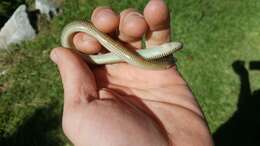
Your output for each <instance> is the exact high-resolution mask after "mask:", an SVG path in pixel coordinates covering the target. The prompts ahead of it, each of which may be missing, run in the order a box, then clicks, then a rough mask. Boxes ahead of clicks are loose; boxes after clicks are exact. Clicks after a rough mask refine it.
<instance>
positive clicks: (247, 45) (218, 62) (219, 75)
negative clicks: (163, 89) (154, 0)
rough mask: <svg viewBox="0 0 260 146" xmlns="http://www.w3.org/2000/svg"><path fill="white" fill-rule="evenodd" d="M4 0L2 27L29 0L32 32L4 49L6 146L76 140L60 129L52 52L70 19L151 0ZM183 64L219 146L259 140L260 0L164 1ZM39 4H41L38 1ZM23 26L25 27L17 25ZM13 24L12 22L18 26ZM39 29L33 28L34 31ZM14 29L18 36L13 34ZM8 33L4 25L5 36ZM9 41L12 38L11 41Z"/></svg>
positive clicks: (0, 91)
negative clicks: (95, 11)
mask: <svg viewBox="0 0 260 146" xmlns="http://www.w3.org/2000/svg"><path fill="white" fill-rule="evenodd" d="M37 1H38V2H41V1H39V0H1V1H0V20H1V21H0V27H2V29H4V27H5V26H6V25H5V23H6V22H7V21H8V19H10V17H11V16H12V14H13V13H14V12H15V10H16V9H17V8H18V7H19V6H20V5H21V4H25V6H26V13H27V14H28V18H29V22H30V24H31V25H32V28H33V30H34V31H33V33H32V34H33V36H32V37H31V39H30V40H29V41H22V42H20V43H17V44H11V45H9V46H8V47H2V48H0V145H1V146H67V145H71V144H70V143H69V141H68V140H67V139H66V138H65V137H64V135H63V133H62V129H61V113H62V105H63V90H62V85H61V80H60V77H59V74H58V71H57V68H56V66H55V65H54V64H53V63H52V62H51V61H50V59H49V53H50V50H51V49H52V48H54V47H57V46H60V33H61V30H62V28H63V26H64V25H66V24H67V23H69V22H71V21H73V20H82V19H83V20H89V18H90V15H91V11H92V10H93V9H94V8H95V7H97V6H110V7H112V8H113V9H114V10H115V11H117V12H120V11H121V10H123V9H125V8H129V7H133V8H136V9H138V10H139V11H142V9H143V8H144V6H145V4H146V3H147V2H148V0H138V1H133V0H122V1H118V0H75V1H71V0H56V1H55V0H50V1H47V0H42V1H43V4H46V2H49V3H50V4H51V5H50V9H49V12H48V13H45V14H44V12H45V10H46V9H45V5H44V7H43V6H42V7H41V6H40V5H39V3H38V4H36V2H37ZM166 3H167V4H168V6H169V9H170V11H171V18H172V22H171V27H172V39H173V40H176V41H181V42H183V43H184V49H183V50H182V51H180V52H179V53H177V54H176V57H177V59H178V62H177V65H178V70H179V71H180V72H181V73H182V74H183V76H184V78H185V79H186V80H187V81H188V83H189V85H190V87H191V88H192V90H193V92H194V94H195V96H196V97H197V99H198V102H199V104H200V105H201V107H202V109H203V111H204V114H205V117H206V119H207V121H208V124H209V127H210V130H211V133H212V135H213V138H214V141H215V143H216V145H217V146H259V145H260V141H259V130H260V117H259V112H258V111H260V1H259V0H214V1H213V0H166ZM36 5H38V6H36ZM39 6H40V7H39ZM19 29H21V28H19ZM12 30H13V29H12ZM34 33H35V34H34ZM10 35H12V34H11V33H10ZM3 38H4V37H3V36H2V40H1V32H0V43H1V41H2V42H3V40H4V39H3ZM5 41H6V40H5Z"/></svg>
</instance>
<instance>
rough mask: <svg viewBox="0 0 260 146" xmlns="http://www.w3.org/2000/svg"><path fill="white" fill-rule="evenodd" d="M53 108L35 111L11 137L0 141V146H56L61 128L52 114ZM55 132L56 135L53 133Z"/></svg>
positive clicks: (58, 119) (55, 115) (56, 117)
mask: <svg viewBox="0 0 260 146" xmlns="http://www.w3.org/2000/svg"><path fill="white" fill-rule="evenodd" d="M53 107H54V105H53V106H47V107H46V106H45V107H43V108H40V109H37V110H36V111H35V113H34V114H33V115H32V116H31V117H30V118H29V119H27V120H26V121H25V122H24V123H23V124H22V125H21V126H20V127H19V128H18V129H17V131H16V133H14V134H13V135H11V136H9V137H7V138H2V139H0V145H1V146H58V145H61V144H62V142H61V141H60V140H59V138H57V131H58V129H59V127H60V126H61V122H60V121H61V120H60V117H59V116H58V115H57V114H54V110H53ZM55 131H56V133H55Z"/></svg>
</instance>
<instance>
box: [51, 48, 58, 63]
mask: <svg viewBox="0 0 260 146" xmlns="http://www.w3.org/2000/svg"><path fill="white" fill-rule="evenodd" d="M50 58H51V60H52V61H53V62H54V63H55V64H57V63H58V55H57V51H56V49H53V50H52V51H51V55H50Z"/></svg>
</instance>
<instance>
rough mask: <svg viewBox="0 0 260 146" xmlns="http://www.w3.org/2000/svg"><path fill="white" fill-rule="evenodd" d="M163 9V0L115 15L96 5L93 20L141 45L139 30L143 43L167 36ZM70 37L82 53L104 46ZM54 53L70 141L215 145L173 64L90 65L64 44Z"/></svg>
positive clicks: (81, 37) (157, 145)
mask: <svg viewBox="0 0 260 146" xmlns="http://www.w3.org/2000/svg"><path fill="white" fill-rule="evenodd" d="M158 12H160V13H158ZM168 13H169V12H168V9H167V7H166V5H165V4H164V2H163V1H162V0H151V1H150V2H149V3H148V4H147V6H146V8H145V10H144V16H143V15H142V14H140V13H138V12H137V11H136V10H134V9H127V10H124V11H123V12H122V13H121V14H120V16H118V15H117V14H116V13H115V12H113V11H112V10H111V9H110V8H107V7H99V8H97V9H96V10H95V11H94V12H93V14H92V22H93V24H94V25H95V26H96V27H97V28H98V29H100V30H101V31H103V32H105V33H108V34H111V35H112V36H113V37H117V38H118V39H119V40H120V41H122V42H123V43H125V45H126V46H128V47H129V48H131V49H140V48H141V37H142V36H143V35H144V34H147V35H146V37H147V41H146V45H147V46H153V45H159V44H162V43H165V42H168V41H169V40H170V39H169V38H170V28H169V26H170V24H169V23H170V19H169V14H168ZM118 29H119V34H116V33H115V32H117V30H118ZM74 43H75V46H76V47H77V48H78V49H79V50H80V51H82V52H86V53H96V52H98V51H100V49H102V48H101V46H100V44H99V43H98V42H97V41H96V40H95V39H94V38H92V37H90V36H88V35H86V34H83V33H78V34H77V35H76V36H75V37H74ZM51 58H52V60H53V61H54V62H55V63H56V64H57V65H58V67H59V70H60V73H61V77H62V81H63V86H64V96H65V99H64V114H63V129H64V132H65V134H66V135H67V136H68V138H69V139H70V140H71V141H72V142H73V143H74V144H75V145H78V146H81V145H82V146H83V145H97V146H99V145H113V146H117V145H118V146H121V145H124V146H127V145H140V146H145V145H149V146H153V145H154V146H164V145H170V144H174V145H181V146H186V145H187V146H188V145H189V146H190V145H201V146H203V145H205V146H206V145H207V146H209V145H212V142H211V138H210V135H209V132H208V128H207V125H206V124H205V121H204V119H203V115H202V113H201V111H200V108H199V107H198V104H197V102H196V100H195V98H194V96H193V95H192V93H191V91H190V90H189V88H188V86H187V85H186V82H185V81H184V80H183V78H182V77H181V76H180V74H179V73H178V72H177V70H176V67H172V68H170V69H168V70H162V71H152V70H143V69H140V68H136V67H134V66H131V65H129V64H126V63H118V64H111V65H105V66H99V67H90V68H89V67H88V66H87V64H86V63H85V62H84V61H83V60H82V59H81V58H80V57H79V56H78V55H77V54H76V53H73V52H72V51H70V50H66V49H63V48H56V49H54V50H53V51H52V53H51ZM187 121H189V123H187ZM191 133H193V134H191Z"/></svg>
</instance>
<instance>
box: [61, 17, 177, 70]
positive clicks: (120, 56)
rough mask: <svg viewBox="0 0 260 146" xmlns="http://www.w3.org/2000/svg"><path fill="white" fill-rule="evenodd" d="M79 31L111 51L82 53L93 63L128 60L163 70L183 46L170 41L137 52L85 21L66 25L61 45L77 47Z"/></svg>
mask: <svg viewBox="0 0 260 146" xmlns="http://www.w3.org/2000/svg"><path fill="white" fill-rule="evenodd" d="M77 32H85V33H87V34H89V35H90V36H92V37H94V38H96V39H97V40H98V41H99V43H100V44H101V45H103V46H104V47H105V48H106V49H107V50H109V51H110V52H111V53H107V54H102V55H88V54H83V53H81V55H82V56H83V57H84V58H85V59H86V60H87V61H88V62H90V63H93V64H109V63H117V62H123V61H124V62H127V63H129V64H132V65H135V66H137V67H140V68H144V69H152V70H162V69H167V68H169V67H171V66H172V65H173V64H174V61H173V55H172V54H173V53H174V52H176V51H177V50H180V49H181V48H182V44H181V43H179V42H170V43H166V44H163V45H160V46H156V47H152V48H146V49H140V50H138V51H137V52H134V51H132V50H129V49H127V48H125V47H124V46H123V45H122V44H121V43H119V42H117V41H115V40H113V39H112V38H110V37H109V36H108V35H107V34H104V33H102V32H100V31H99V30H98V29H97V28H96V27H95V26H94V25H93V24H91V23H90V22H85V21H75V22H72V23H70V24H68V25H66V26H65V27H64V29H63V31H62V34H61V45H62V46H63V47H65V48H72V49H75V45H74V44H73V41H72V38H73V37H74V35H75V34H76V33H77Z"/></svg>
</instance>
